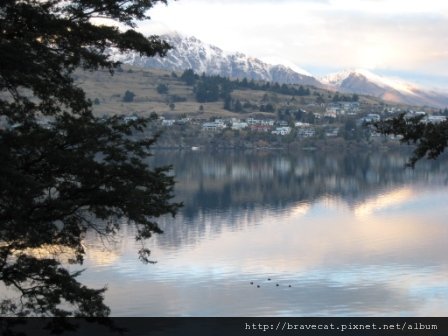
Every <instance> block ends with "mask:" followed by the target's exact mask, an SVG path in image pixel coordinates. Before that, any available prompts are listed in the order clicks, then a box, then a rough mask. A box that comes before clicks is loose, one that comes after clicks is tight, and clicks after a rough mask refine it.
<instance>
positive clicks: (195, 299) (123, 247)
mask: <svg viewBox="0 0 448 336" xmlns="http://www.w3.org/2000/svg"><path fill="white" fill-rule="evenodd" d="M406 158H407V155H405V154H400V153H381V152H373V153H353V154H345V153H337V152H334V153H330V154H329V153H319V152H318V151H316V152H309V153H306V152H305V153H293V154H288V153H282V152H275V151H267V152H257V151H248V152H232V151H228V152H226V151H221V152H214V153H208V152H201V151H158V152H156V153H155V156H154V158H153V159H152V161H151V162H152V164H155V165H165V164H173V166H174V168H173V174H174V175H175V177H176V181H177V185H176V200H181V201H183V202H184V207H183V208H182V209H181V210H180V211H179V213H178V215H177V216H176V217H175V218H174V219H173V218H171V217H167V218H162V219H161V220H160V225H161V227H162V228H163V230H164V231H165V232H164V234H162V235H157V236H155V237H153V238H152V239H150V240H149V241H148V243H147V246H148V247H149V248H150V249H151V251H152V254H151V256H152V258H153V260H155V261H157V263H156V264H154V265H152V264H150V265H145V264H142V263H141V262H140V261H139V260H138V256H137V250H138V249H139V248H140V245H138V244H137V243H136V242H135V240H134V238H133V235H134V231H133V228H132V226H130V225H127V223H123V225H122V231H121V233H120V237H119V238H118V239H117V240H116V241H115V242H113V243H110V244H108V245H107V246H106V247H105V246H104V244H103V243H102V242H101V241H100V240H99V239H98V238H97V237H95V235H94V234H93V233H90V234H89V235H88V237H87V239H86V242H85V244H86V246H87V257H86V262H85V265H84V266H85V267H86V268H87V270H86V271H85V272H84V274H83V275H82V277H81V280H82V281H84V282H85V283H86V284H88V285H90V286H95V287H103V286H104V285H107V287H108V291H107V292H106V304H108V305H109V306H110V307H111V309H112V316H447V315H448V305H447V302H448V282H447V279H448V257H447V256H448V243H447V242H448V221H447V218H448V185H447V181H448V169H447V168H448V161H447V160H438V161H434V162H433V161H422V162H420V163H419V164H418V165H417V167H416V169H415V170H411V169H406V168H404V163H405V161H406Z"/></svg>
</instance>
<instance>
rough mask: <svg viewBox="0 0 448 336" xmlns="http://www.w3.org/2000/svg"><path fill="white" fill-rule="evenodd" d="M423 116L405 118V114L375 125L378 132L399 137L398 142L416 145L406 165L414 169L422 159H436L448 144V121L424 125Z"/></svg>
mask: <svg viewBox="0 0 448 336" xmlns="http://www.w3.org/2000/svg"><path fill="white" fill-rule="evenodd" d="M422 118H423V116H419V117H414V118H407V117H406V116H405V114H404V113H403V114H401V115H399V116H398V117H395V118H392V119H388V120H384V121H381V122H378V123H376V124H375V127H376V129H377V131H378V132H380V133H382V134H392V135H395V136H399V137H401V139H400V141H401V142H402V143H406V144H413V145H416V147H415V149H414V153H413V155H412V157H411V158H410V159H409V161H408V165H409V166H411V167H414V166H415V164H416V163H417V161H418V160H420V159H422V158H425V157H426V158H428V159H436V158H437V157H439V155H440V154H442V153H443V152H444V151H445V148H446V146H447V144H448V121H444V122H440V123H430V122H428V123H425V122H423V120H422Z"/></svg>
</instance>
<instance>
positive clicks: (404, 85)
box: [319, 69, 448, 107]
mask: <svg viewBox="0 0 448 336" xmlns="http://www.w3.org/2000/svg"><path fill="white" fill-rule="evenodd" d="M319 79H320V81H321V83H323V84H325V85H327V86H328V87H330V88H332V89H334V90H337V91H341V92H347V93H357V94H364V95H369V96H375V97H378V98H381V99H383V100H385V101H390V102H395V103H403V104H409V105H428V106H436V107H446V106H447V105H448V95H447V94H443V93H439V92H435V91H427V90H424V89H423V88H421V87H419V86H418V85H416V84H412V83H409V82H405V81H403V80H400V79H395V78H388V77H384V76H379V75H377V74H375V73H373V72H371V71H369V70H365V69H354V70H345V71H341V72H338V73H334V74H331V75H327V76H324V77H321V78H319Z"/></svg>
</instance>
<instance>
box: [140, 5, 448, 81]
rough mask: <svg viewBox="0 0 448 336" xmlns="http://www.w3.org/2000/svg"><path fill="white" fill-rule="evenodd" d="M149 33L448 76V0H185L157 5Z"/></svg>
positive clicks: (301, 61)
mask: <svg viewBox="0 0 448 336" xmlns="http://www.w3.org/2000/svg"><path fill="white" fill-rule="evenodd" d="M150 15H151V17H152V18H153V20H152V21H149V22H146V23H142V24H141V25H140V29H142V30H143V31H144V32H154V31H155V32H156V33H162V32H165V31H178V32H180V33H182V34H185V35H194V36H196V37H197V38H199V39H201V40H203V41H205V42H208V43H211V44H215V45H217V46H218V47H220V48H222V49H224V50H227V51H240V52H243V53H245V54H248V55H250V56H254V57H259V58H264V59H269V58H271V59H273V58H276V59H279V58H284V59H286V60H287V61H289V62H294V63H295V64H296V65H297V66H299V67H304V68H305V69H306V68H307V66H310V67H312V68H318V67H322V68H329V67H332V68H347V67H366V68H370V69H396V70H400V71H417V72H420V73H422V72H426V73H428V74H438V75H440V74H445V75H448V66H447V65H448V64H447V63H448V61H447V57H446V55H447V53H448V47H447V46H448V28H447V27H448V2H441V1H435V0H427V1H425V2H423V1H409V0H407V1H405V0H394V1H386V0H344V1H342V0H325V1H310V0H302V1H292V0H282V1H278V0H276V1H272V0H262V1H255V0H246V1H236V0H230V1H219V0H212V1H210V0H207V1H205V0H180V1H175V2H170V3H169V5H168V6H156V7H155V8H154V9H153V11H152V12H151V13H150Z"/></svg>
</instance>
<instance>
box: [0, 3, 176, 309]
mask: <svg viewBox="0 0 448 336" xmlns="http://www.w3.org/2000/svg"><path fill="white" fill-rule="evenodd" d="M158 2H162V3H166V1H164V0H152V1H151V0H114V1H112V0H111V1H99V0H76V1H67V0H39V1H36V0H3V1H2V2H1V3H0V32H1V33H0V34H1V38H0V50H1V52H0V162H1V165H0V233H1V236H0V281H1V282H2V283H3V285H4V286H5V287H6V288H8V289H11V290H14V293H17V295H18V298H17V300H15V299H13V298H10V299H0V314H1V315H2V316H5V315H21V316H27V315H31V316H48V315H57V316H107V315H108V314H109V308H108V307H107V306H106V305H105V304H104V302H103V298H104V292H105V289H104V288H100V289H93V288H88V287H86V286H84V285H83V284H81V283H80V282H79V281H78V280H77V277H78V276H79V274H80V273H79V272H70V271H69V270H68V268H66V267H65V266H64V264H63V262H62V260H63V259H64V258H65V257H64V256H68V258H69V262H70V263H78V264H81V263H82V262H83V256H84V254H85V252H86V251H85V248H84V244H83V239H84V237H85V235H86V232H87V231H88V230H93V231H95V232H96V233H97V234H99V235H101V236H102V237H103V238H107V237H110V236H111V235H114V234H115V233H116V232H117V230H118V229H119V222H120V220H122V219H126V220H128V221H129V223H130V225H134V226H135V227H136V239H137V240H139V241H142V242H143V241H144V240H145V239H146V238H149V237H151V235H152V234H154V233H161V232H162V230H161V229H160V228H159V226H158V225H157V218H158V217H160V216H162V215H164V214H173V215H174V214H175V212H176V210H177V209H178V207H179V206H180V204H177V203H173V202H172V188H173V184H174V181H173V179H172V177H170V176H169V175H168V174H167V172H168V170H169V167H160V168H155V167H150V166H149V165H148V163H147V160H146V159H147V158H148V156H150V146H151V145H152V144H153V143H154V141H155V138H151V139H148V138H145V137H138V136H137V135H138V134H139V133H141V132H142V131H143V130H144V129H145V126H146V125H147V124H148V123H149V122H150V119H149V118H148V119H138V120H130V121H126V122H124V120H123V118H121V117H119V116H114V117H110V118H101V119H99V118H97V117H95V116H94V115H93V113H92V109H91V102H90V100H88V99H86V96H85V93H84V92H83V90H82V89H80V88H79V87H78V86H77V85H76V84H75V83H74V81H73V77H72V75H73V72H74V71H75V70H77V69H84V70H97V69H99V68H105V69H109V70H110V71H113V69H115V68H116V67H117V66H118V65H119V64H118V63H117V62H114V61H113V60H111V59H110V58H109V57H108V55H107V54H106V53H105V52H106V50H108V48H110V47H116V48H118V49H119V50H120V51H122V52H125V51H128V50H135V51H137V52H139V53H140V54H141V55H145V56H149V57H151V56H155V55H160V56H163V55H165V53H166V52H167V50H168V49H169V45H168V44H167V43H165V42H164V41H162V40H160V39H159V37H157V36H150V37H144V36H143V35H142V34H140V33H138V32H136V31H135V30H134V27H135V21H136V20H143V19H147V18H148V17H147V15H146V12H147V10H148V9H150V8H151V7H153V6H154V4H156V3H158ZM95 18H107V19H111V20H113V21H115V22H118V23H120V24H121V25H123V26H125V27H127V29H128V30H126V31H122V30H119V29H118V28H116V27H115V26H113V25H109V26H107V25H95V24H94V23H93V21H92V20H93V19H95ZM38 251H45V252H46V254H44V255H42V254H39V253H37V252H38ZM63 252H64V253H65V254H64V256H63V255H62V253H63ZM149 253H150V251H149V250H148V249H146V248H145V247H144V245H143V247H142V249H141V250H140V258H141V259H142V260H143V261H144V262H151V260H150V259H149Z"/></svg>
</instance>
